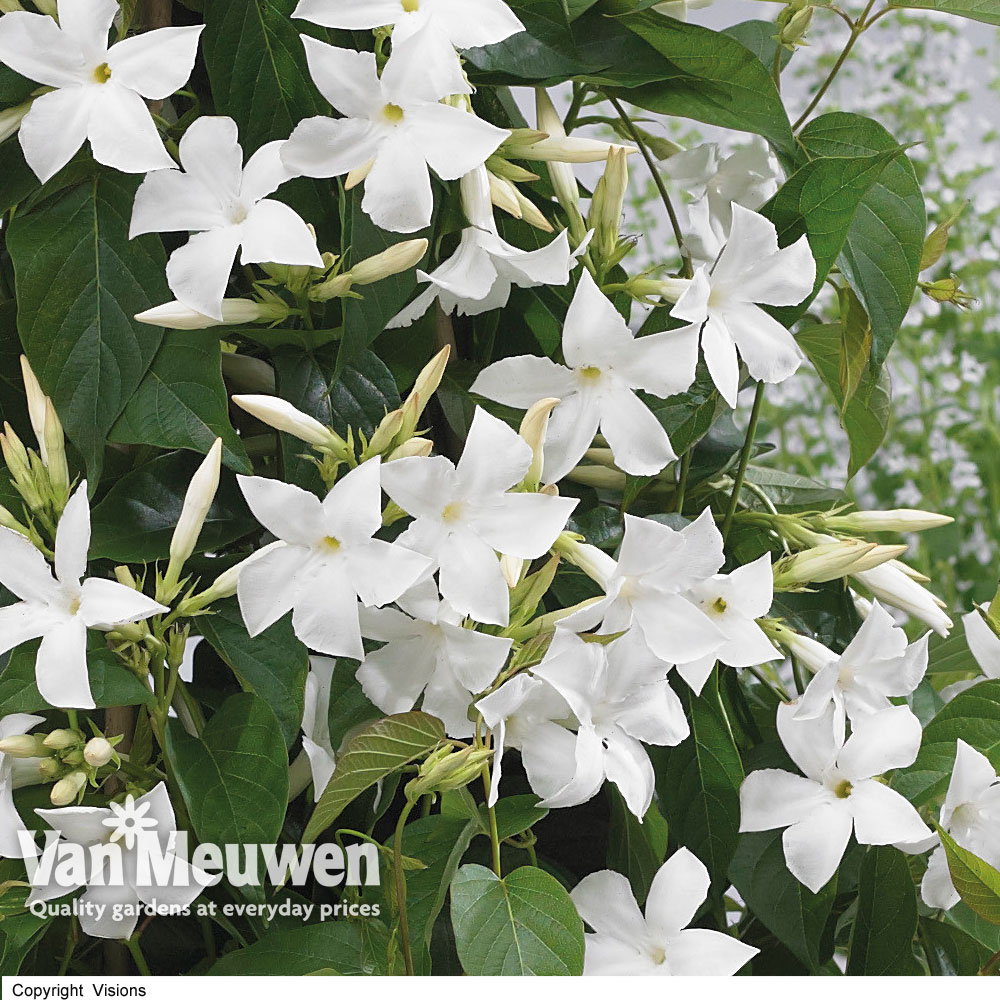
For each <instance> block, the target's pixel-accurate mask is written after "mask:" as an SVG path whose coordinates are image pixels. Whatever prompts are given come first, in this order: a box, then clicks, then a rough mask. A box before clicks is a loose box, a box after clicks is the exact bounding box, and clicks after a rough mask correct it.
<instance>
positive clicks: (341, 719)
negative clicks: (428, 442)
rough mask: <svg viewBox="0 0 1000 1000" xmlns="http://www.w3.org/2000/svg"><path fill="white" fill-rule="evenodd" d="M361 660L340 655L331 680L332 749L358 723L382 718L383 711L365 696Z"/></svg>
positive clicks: (329, 718) (363, 723) (341, 741)
mask: <svg viewBox="0 0 1000 1000" xmlns="http://www.w3.org/2000/svg"><path fill="white" fill-rule="evenodd" d="M357 670H358V661H357V660H348V659H346V658H345V657H339V658H338V659H337V665H336V667H335V668H334V671H333V677H332V678H331V680H330V711H329V714H328V717H327V718H328V721H329V725H330V743H331V745H332V746H333V749H334V750H336V749H337V747H339V746H340V745H341V743H343V741H344V739H345V737H346V736H347V734H348V733H349V732H350V731H351V730H352V729H355V728H356V727H358V726H362V725H365V724H367V723H369V722H374V721H375V720H376V719H380V718H382V714H383V713H382V712H380V711H379V710H378V709H377V708H376V707H375V706H374V705H373V704H372V703H371V702H370V701H369V700H368V699H367V698H366V697H365V693H364V691H363V690H362V688H361V683H360V681H359V680H358V678H357Z"/></svg>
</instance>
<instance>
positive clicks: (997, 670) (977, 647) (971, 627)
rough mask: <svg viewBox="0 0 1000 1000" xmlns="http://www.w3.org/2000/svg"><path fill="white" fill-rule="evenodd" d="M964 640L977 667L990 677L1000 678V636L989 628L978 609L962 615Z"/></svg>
mask: <svg viewBox="0 0 1000 1000" xmlns="http://www.w3.org/2000/svg"><path fill="white" fill-rule="evenodd" d="M962 624H963V625H964V626H965V641H966V643H968V646H969V649H970V650H971V652H972V655H973V657H974V658H975V660H976V663H978V664H979V669H980V670H982V672H983V673H984V674H985V675H986V676H987V677H990V678H993V679H1000V636H997V634H996V633H995V632H994V631H993V629H991V628H990V626H989V625H988V624H987V622H986V619H985V618H983V616H982V615H981V614H980V613H979V611H970V612H969V613H968V614H967V615H965V616H963V618H962Z"/></svg>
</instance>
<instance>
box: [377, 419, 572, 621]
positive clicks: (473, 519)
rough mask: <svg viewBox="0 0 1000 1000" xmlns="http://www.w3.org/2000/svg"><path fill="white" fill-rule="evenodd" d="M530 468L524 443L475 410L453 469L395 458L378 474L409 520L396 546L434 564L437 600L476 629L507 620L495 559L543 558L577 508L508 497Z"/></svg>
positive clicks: (440, 461) (554, 500)
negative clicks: (468, 619)
mask: <svg viewBox="0 0 1000 1000" xmlns="http://www.w3.org/2000/svg"><path fill="white" fill-rule="evenodd" d="M531 461H532V454H531V448H530V447H529V445H528V444H527V443H526V442H525V441H524V439H523V438H521V437H519V436H518V435H517V434H516V433H515V432H514V431H513V430H511V428H510V427H508V426H507V425H506V424H505V423H503V421H501V420H498V419H497V418H496V417H493V416H490V414H489V413H487V412H486V411H485V410H483V409H479V408H477V409H476V413H475V416H474V417H473V419H472V427H471V428H470V429H469V437H468V439H467V440H466V442H465V449H464V451H463V452H462V457H461V459H459V462H458V465H457V466H455V465H453V464H452V463H451V462H450V461H449V460H448V459H447V458H444V457H443V456H441V455H435V456H432V457H430V458H417V457H415V458H399V459H396V460H395V461H393V462H389V463H387V464H386V465H385V466H384V467H383V469H382V485H383V488H384V489H385V491H386V493H388V494H389V496H390V497H391V498H392V499H393V500H394V501H395V502H396V503H397V504H398V505H399V506H400V507H401V508H402V509H403V510H405V511H406V513H407V514H410V515H411V516H412V517H414V518H415V520H414V521H413V523H412V524H411V525H410V526H409V527H408V528H407V529H406V531H405V532H404V533H403V534H402V535H401V536H400V539H399V540H400V541H401V542H402V543H403V544H404V545H407V546H409V547H410V548H412V549H414V550H416V551H417V552H423V553H424V554H425V555H427V556H430V557H432V558H433V560H434V564H435V565H436V566H438V567H440V570H441V573H440V587H441V596H442V597H443V598H444V599H445V600H446V601H447V602H448V603H449V604H450V605H451V606H452V608H454V609H455V610H456V611H457V612H458V613H459V614H463V615H469V616H470V617H472V618H474V619H475V620H476V621H477V622H484V623H489V624H493V625H506V624H507V622H508V620H509V615H510V598H509V592H508V589H507V582H506V580H505V579H504V575H503V572H502V570H501V568H500V560H499V559H498V558H497V553H503V554H505V555H510V556H514V557H515V558H518V559H535V558H537V557H538V556H540V555H543V554H544V553H545V552H547V551H548V549H549V548H550V546H551V545H552V544H553V542H555V540H556V538H557V537H558V536H559V532H560V531H562V529H563V527H564V526H565V524H566V521H567V520H568V519H569V516H570V514H572V513H573V508H574V507H576V505H577V501H576V500H574V499H570V498H567V497H550V496H546V495H544V494H542V493H508V492H507V491H508V490H510V489H511V488H512V487H514V486H516V485H517V484H518V483H519V482H520V481H521V480H522V479H523V478H524V475H525V473H526V472H527V471H528V469H529V467H530V466H531ZM397 596H398V595H397Z"/></svg>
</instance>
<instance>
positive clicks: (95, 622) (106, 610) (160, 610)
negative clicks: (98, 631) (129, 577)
mask: <svg viewBox="0 0 1000 1000" xmlns="http://www.w3.org/2000/svg"><path fill="white" fill-rule="evenodd" d="M169 610H170V609H169V608H167V607H164V606H163V605H162V604H158V603H157V602H156V601H154V600H153V599H152V598H151V597H147V596H146V595H145V594H141V593H140V592H139V591H137V590H133V589H132V588H131V587H126V586H124V585H123V584H120V583H116V582H115V581H114V580H102V579H101V578H100V577H91V578H90V579H89V580H84V581H83V588H82V589H81V591H80V618H81V619H82V620H83V623H84V624H85V625H86V626H87V627H88V628H103V627H106V626H112V625H124V624H125V623H126V622H137V621H142V620H143V619H144V618H149V617H151V616H152V615H155V614H166V613H167V612H168V611H169Z"/></svg>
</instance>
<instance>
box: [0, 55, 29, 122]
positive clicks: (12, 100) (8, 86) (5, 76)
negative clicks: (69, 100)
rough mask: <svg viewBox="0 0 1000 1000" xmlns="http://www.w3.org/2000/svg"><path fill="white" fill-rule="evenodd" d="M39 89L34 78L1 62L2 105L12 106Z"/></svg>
mask: <svg viewBox="0 0 1000 1000" xmlns="http://www.w3.org/2000/svg"><path fill="white" fill-rule="evenodd" d="M37 89H38V84H37V83H35V81H34V80H29V79H28V78H27V77H24V76H21V74H20V73H15V72H14V71H13V70H12V69H11V68H10V67H9V66H7V65H4V64H3V63H0V106H3V107H10V106H11V105H14V104H20V103H21V102H22V101H26V100H27V99H28V98H29V97H30V96H31V92H32V91H33V90H37ZM15 141H16V140H15Z"/></svg>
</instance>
